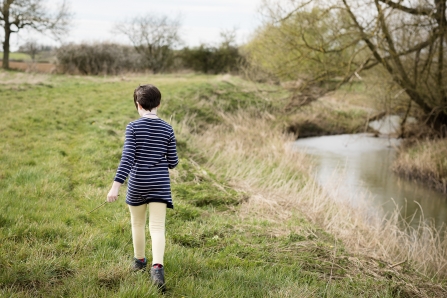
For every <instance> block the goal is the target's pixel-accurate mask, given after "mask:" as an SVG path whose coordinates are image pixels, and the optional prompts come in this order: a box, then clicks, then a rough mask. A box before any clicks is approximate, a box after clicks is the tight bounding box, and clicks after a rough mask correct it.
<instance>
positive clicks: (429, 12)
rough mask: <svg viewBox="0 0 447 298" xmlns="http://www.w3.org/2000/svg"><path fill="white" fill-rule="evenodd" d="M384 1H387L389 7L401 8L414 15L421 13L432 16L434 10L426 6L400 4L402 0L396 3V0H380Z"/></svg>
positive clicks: (421, 14) (420, 14)
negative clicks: (415, 6)
mask: <svg viewBox="0 0 447 298" xmlns="http://www.w3.org/2000/svg"><path fill="white" fill-rule="evenodd" d="M379 1H380V2H382V3H385V4H386V5H388V6H389V7H392V8H395V9H398V10H401V11H403V12H406V13H409V14H413V15H419V16H430V15H432V14H433V12H434V10H433V9H432V8H424V7H418V8H411V7H407V6H404V5H402V4H400V2H401V1H399V3H396V2H394V1H391V0H379Z"/></svg>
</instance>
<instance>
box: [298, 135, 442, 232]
mask: <svg viewBox="0 0 447 298" xmlns="http://www.w3.org/2000/svg"><path fill="white" fill-rule="evenodd" d="M399 143H400V142H399V140H396V139H393V138H376V137H374V136H373V135H372V134H355V135H336V136H323V137H315V138H305V139H299V140H298V141H296V142H295V145H296V147H297V148H298V150H302V151H305V152H306V153H307V154H309V155H311V156H313V157H314V159H315V165H316V166H315V176H316V179H317V181H318V182H319V183H320V185H322V186H323V187H326V186H328V185H329V184H331V183H333V182H334V181H336V183H337V184H338V186H339V188H341V190H340V189H339V191H342V192H343V196H344V197H346V198H348V200H349V201H350V203H351V204H352V205H355V204H356V203H357V200H363V199H364V198H366V199H367V200H368V201H369V203H370V205H371V206H372V207H373V208H375V209H376V210H377V211H379V212H383V213H391V212H392V211H394V210H395V208H396V205H397V206H398V208H399V209H400V212H401V214H402V216H403V217H404V218H406V219H407V221H408V222H409V223H410V224H411V225H413V226H416V225H417V224H418V222H419V218H420V215H421V212H423V214H424V218H425V220H433V221H434V223H435V225H436V226H437V227H441V226H442V225H443V224H444V225H445V224H447V195H445V194H442V193H439V192H436V191H434V190H431V189H429V188H428V187H425V186H424V185H422V184H421V183H417V182H414V181H408V180H406V179H403V178H400V177H398V176H397V175H395V174H394V173H393V172H392V171H391V169H390V168H391V165H392V163H393V160H394V159H395V157H396V148H397V146H399ZM421 210H422V211H421ZM415 213H416V216H415V217H414V219H413V220H411V218H412V215H414V214H415Z"/></svg>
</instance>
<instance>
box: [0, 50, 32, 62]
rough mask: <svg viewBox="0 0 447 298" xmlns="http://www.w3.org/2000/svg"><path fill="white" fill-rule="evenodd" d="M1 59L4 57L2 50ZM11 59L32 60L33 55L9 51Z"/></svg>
mask: <svg viewBox="0 0 447 298" xmlns="http://www.w3.org/2000/svg"><path fill="white" fill-rule="evenodd" d="M0 59H3V52H0ZM9 59H10V60H19V61H31V56H30V55H28V54H25V53H9Z"/></svg>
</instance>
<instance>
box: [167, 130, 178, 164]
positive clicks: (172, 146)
mask: <svg viewBox="0 0 447 298" xmlns="http://www.w3.org/2000/svg"><path fill="white" fill-rule="evenodd" d="M176 144H177V142H176V140H175V135H174V132H173V131H172V133H171V135H170V138H169V144H168V148H167V149H168V150H167V154H166V160H167V161H168V167H169V168H170V169H173V168H175V167H176V166H177V165H178V162H179V160H178V156H177V145H176Z"/></svg>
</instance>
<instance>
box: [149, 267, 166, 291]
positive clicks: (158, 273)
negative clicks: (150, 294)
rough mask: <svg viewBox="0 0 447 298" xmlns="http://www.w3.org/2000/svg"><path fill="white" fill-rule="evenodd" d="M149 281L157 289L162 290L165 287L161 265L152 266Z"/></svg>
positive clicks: (163, 270) (163, 271)
mask: <svg viewBox="0 0 447 298" xmlns="http://www.w3.org/2000/svg"><path fill="white" fill-rule="evenodd" d="M151 281H152V283H153V284H154V285H156V286H157V287H158V288H161V289H163V288H164V286H165V269H164V268H163V265H160V264H154V265H152V267H151Z"/></svg>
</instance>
